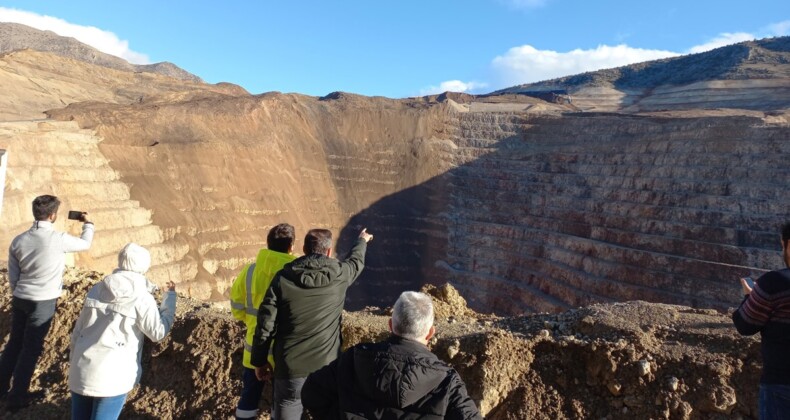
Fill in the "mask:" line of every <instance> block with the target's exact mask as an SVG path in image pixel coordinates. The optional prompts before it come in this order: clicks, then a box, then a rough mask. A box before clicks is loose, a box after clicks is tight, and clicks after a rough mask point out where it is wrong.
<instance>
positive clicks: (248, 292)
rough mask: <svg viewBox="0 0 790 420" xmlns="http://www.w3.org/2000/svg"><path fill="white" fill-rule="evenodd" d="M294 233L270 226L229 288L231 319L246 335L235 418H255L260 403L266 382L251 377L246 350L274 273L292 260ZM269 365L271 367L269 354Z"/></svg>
mask: <svg viewBox="0 0 790 420" xmlns="http://www.w3.org/2000/svg"><path fill="white" fill-rule="evenodd" d="M294 238H295V232H294V227H293V226H291V225H289V224H287V223H281V224H279V225H277V226H275V227H273V228H272V229H271V230H270V231H269V234H268V235H267V237H266V245H267V247H268V249H266V248H264V249H261V250H260V251H259V252H258V258H257V259H256V260H255V262H254V263H252V264H250V265H247V266H245V267H244V269H243V270H241V273H239V276H238V277H237V278H236V281H234V282H233V286H232V287H231V289H230V308H231V312H232V313H233V316H234V317H235V318H236V319H238V320H240V321H244V324H245V325H246V326H247V333H246V336H245V338H244V358H243V365H244V373H243V374H242V383H243V388H242V390H241V398H240V399H239V404H238V405H237V406H236V418H237V419H254V418H257V417H258V404H259V402H260V400H261V393H262V392H263V388H264V385H265V384H266V382H263V381H259V380H258V378H256V377H255V367H254V366H253V365H251V364H250V350H251V349H252V337H253V335H254V334H255V326H256V325H257V323H258V307H259V306H260V304H261V301H263V297H264V296H265V295H266V291H267V290H268V289H269V284H271V282H272V278H273V277H274V274H275V273H277V272H278V271H280V269H281V268H283V266H284V265H285V264H286V263H289V262H291V261H293V260H294V259H296V257H295V256H293V255H291V252H293V244H294ZM269 363H271V364H272V365H274V362H273V360H272V356H271V354H270V355H269Z"/></svg>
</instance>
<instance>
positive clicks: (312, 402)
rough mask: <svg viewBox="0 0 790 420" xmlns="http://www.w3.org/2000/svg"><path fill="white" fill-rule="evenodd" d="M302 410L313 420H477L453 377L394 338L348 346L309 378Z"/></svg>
mask: <svg viewBox="0 0 790 420" xmlns="http://www.w3.org/2000/svg"><path fill="white" fill-rule="evenodd" d="M302 404H304V407H305V409H306V410H309V412H310V414H311V415H312V416H313V418H316V419H427V420H432V419H459V420H466V419H482V417H481V416H480V412H479V411H478V409H477V407H476V406H475V403H474V402H473V401H472V399H471V398H469V395H468V394H467V392H466V386H465V385H464V383H463V381H462V380H461V377H460V376H459V375H458V372H456V371H455V370H454V369H453V368H451V367H450V366H448V365H447V364H446V363H444V362H442V361H441V360H439V359H438V358H437V357H436V355H434V354H433V353H431V352H430V351H429V350H428V348H427V347H425V346H424V345H422V344H420V343H418V342H415V341H411V340H408V339H405V338H401V337H398V336H392V337H390V338H389V339H388V340H387V341H384V342H381V343H375V344H359V345H357V346H354V347H352V348H350V349H348V350H347V351H346V352H345V353H343V355H342V356H341V357H340V358H339V359H337V360H335V361H334V362H332V363H330V364H329V365H327V366H325V367H323V368H322V369H320V370H318V371H316V372H314V373H312V374H311V375H310V376H308V377H307V381H306V382H305V384H304V387H303V388H302Z"/></svg>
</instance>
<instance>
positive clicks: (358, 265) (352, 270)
mask: <svg viewBox="0 0 790 420" xmlns="http://www.w3.org/2000/svg"><path fill="white" fill-rule="evenodd" d="M372 240H373V235H371V234H370V233H368V232H367V229H362V232H360V233H359V238H358V239H357V243H356V244H354V247H353V248H351V253H350V254H349V255H348V257H347V258H346V259H345V260H343V261H341V262H340V268H341V270H342V277H343V278H344V279H346V280H347V281H348V282H349V284H350V283H353V282H354V281H355V280H356V279H357V277H359V275H360V273H362V269H364V268H365V252H367V249H368V242H370V241H372Z"/></svg>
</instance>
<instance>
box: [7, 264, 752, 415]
mask: <svg viewBox="0 0 790 420" xmlns="http://www.w3.org/2000/svg"><path fill="white" fill-rule="evenodd" d="M0 276H2V278H0V288H2V289H3V290H4V292H3V293H2V296H0V334H2V335H3V336H6V335H7V334H8V332H9V326H10V295H9V293H8V292H7V291H5V290H7V278H6V272H5V270H2V272H0ZM101 277H102V276H101V274H99V273H95V272H88V273H85V272H79V271H76V270H71V269H70V270H68V271H67V273H66V276H65V280H64V284H65V285H64V289H65V293H64V297H63V298H62V299H61V300H60V302H59V307H58V314H57V315H56V318H55V321H54V323H53V328H52V332H51V333H50V335H49V337H48V339H47V344H46V351H45V354H44V356H43V357H42V360H41V364H40V369H39V370H38V371H37V372H36V375H35V376H34V382H33V388H34V389H43V390H45V394H46V396H45V398H44V401H43V402H41V403H39V404H37V405H34V406H32V407H30V408H28V409H26V410H23V411H20V412H19V413H18V414H16V415H14V416H9V417H7V418H18V419H28V418H29V419H33V418H36V419H39V418H67V417H68V413H69V409H70V402H69V393H68V386H67V383H66V375H67V372H68V344H69V333H70V332H71V328H72V325H73V323H74V321H75V319H76V317H77V315H78V313H79V311H80V309H81V307H82V302H83V299H84V296H85V293H86V292H87V290H88V288H89V287H90V286H91V285H92V284H94V283H95V282H97V281H99V280H100V279H101ZM428 291H429V292H431V294H432V295H433V296H434V299H436V300H437V302H436V306H437V330H438V334H437V337H436V339H435V340H434V342H433V343H431V346H432V350H433V351H434V352H435V353H436V354H437V355H438V356H439V357H440V358H442V359H443V360H445V361H447V362H449V363H451V364H452V365H453V366H454V367H455V368H456V369H457V370H458V371H459V372H460V374H461V376H462V377H463V378H464V380H465V381H466V384H467V387H468V389H469V392H470V395H472V397H473V398H474V399H475V400H476V402H477V403H478V405H479V406H480V408H481V410H482V411H483V413H484V414H485V415H486V418H489V419H525V418H531V419H577V418H594V419H600V418H607V419H626V418H627V419H632V418H672V419H725V418H744V419H745V418H756V416H757V413H756V407H757V400H756V398H757V383H758V380H759V371H760V355H759V341H758V340H757V339H755V338H744V337H740V336H738V335H737V333H736V332H735V331H734V328H733V327H732V326H731V321H730V319H729V316H728V315H726V314H722V313H719V312H716V311H713V310H699V309H691V308H687V307H683V306H674V305H662V304H651V303H646V302H628V303H622V304H613V305H594V306H590V307H587V308H582V309H576V310H572V311H568V312H565V313H562V314H558V315H532V316H524V317H514V318H498V317H494V316H490V315H476V314H474V313H471V312H467V311H466V305H465V303H463V302H460V301H458V300H457V299H456V298H455V297H457V292H455V291H454V290H452V287H451V286H443V287H442V288H439V290H434V289H431V290H428ZM442 296H446V297H449V298H451V299H450V300H442ZM178 305H179V307H178V316H177V321H176V324H175V326H174V328H173V331H172V333H171V335H170V336H169V337H168V338H167V339H165V340H164V341H163V342H161V343H158V344H152V343H146V345H145V351H144V356H143V364H144V374H143V378H142V381H141V385H140V386H139V387H138V388H136V389H135V390H134V391H132V393H131V394H130V395H129V398H128V402H127V404H126V406H125V408H124V412H123V414H122V417H123V418H131V419H154V418H157V419H158V418H163V419H218V418H231V416H232V414H233V412H234V409H235V402H236V398H237V397H236V396H237V394H238V392H239V389H240V387H241V382H240V381H239V371H240V369H241V345H240V340H241V339H242V337H243V327H242V325H241V324H240V323H238V322H236V321H235V320H233V319H232V317H231V316H230V314H229V312H228V310H227V309H225V308H223V307H221V306H218V305H209V304H205V303H202V302H199V301H195V300H190V299H185V298H180V299H179V303H178ZM444 311H457V312H458V313H455V314H452V313H448V314H444ZM386 313H387V311H386V310H383V311H382V310H369V311H360V312H350V313H346V314H345V316H344V328H343V333H344V339H345V345H346V346H349V345H353V344H356V343H358V342H361V341H374V340H378V339H381V338H382V337H385V336H386V335H387V332H386V325H387V322H386V321H387V316H386ZM440 313H441V315H439V314H440ZM268 408H269V406H268V401H265V402H264V406H263V407H262V409H263V410H264V411H266V410H268ZM261 417H263V418H268V416H267V415H266V414H263V415H262V416H261Z"/></svg>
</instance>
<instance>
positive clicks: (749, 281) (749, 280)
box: [743, 277, 754, 289]
mask: <svg viewBox="0 0 790 420" xmlns="http://www.w3.org/2000/svg"><path fill="white" fill-rule="evenodd" d="M743 279H744V280H746V284H748V285H749V287H750V288H752V289H754V280H753V279H752V278H751V277H744V278H743Z"/></svg>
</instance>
